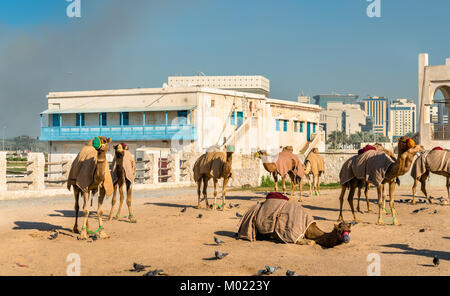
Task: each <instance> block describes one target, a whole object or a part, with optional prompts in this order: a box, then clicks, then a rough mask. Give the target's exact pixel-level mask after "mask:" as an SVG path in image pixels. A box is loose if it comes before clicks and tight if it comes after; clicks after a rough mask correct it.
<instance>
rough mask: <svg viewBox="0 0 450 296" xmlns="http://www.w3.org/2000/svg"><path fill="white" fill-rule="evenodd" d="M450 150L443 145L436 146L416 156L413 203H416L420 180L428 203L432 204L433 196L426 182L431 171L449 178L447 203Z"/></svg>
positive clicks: (449, 186)
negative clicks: (429, 193) (443, 147)
mask: <svg viewBox="0 0 450 296" xmlns="http://www.w3.org/2000/svg"><path fill="white" fill-rule="evenodd" d="M449 152H450V151H449V150H444V149H442V148H441V147H435V148H434V149H432V150H431V151H426V152H424V153H423V154H421V155H420V156H419V157H417V158H416V160H415V161H414V164H413V166H412V168H411V177H412V178H413V179H414V184H413V186H412V193H413V199H412V204H413V205H414V204H416V201H415V197H416V187H417V183H418V182H419V181H420V185H421V186H420V189H421V190H422V192H423V194H425V197H426V201H427V203H428V204H432V202H431V197H430V196H429V195H428V192H427V190H426V182H427V178H428V176H429V175H430V173H433V174H436V175H440V176H444V177H446V179H447V182H446V187H447V200H445V201H444V204H445V205H447V204H448V202H449V198H450V153H449Z"/></svg>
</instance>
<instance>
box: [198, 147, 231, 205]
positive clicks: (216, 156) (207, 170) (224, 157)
mask: <svg viewBox="0 0 450 296" xmlns="http://www.w3.org/2000/svg"><path fill="white" fill-rule="evenodd" d="M233 152H234V147H233V146H229V147H227V152H226V153H225V152H216V151H212V152H206V153H205V154H203V155H201V156H200V157H199V158H198V159H197V161H196V162H195V164H194V168H193V171H194V180H195V182H196V183H197V195H198V205H197V208H199V209H200V208H201V204H200V200H201V199H200V195H201V192H200V188H201V186H202V182H203V197H204V198H205V203H206V208H207V209H209V208H210V205H209V201H208V194H207V189H208V181H209V180H210V179H211V178H212V179H213V181H214V204H213V207H212V208H213V210H216V207H215V206H217V207H218V208H219V209H222V210H223V209H225V207H224V205H225V195H226V187H227V184H228V180H229V179H230V178H231V177H232V174H233V173H232V163H233ZM221 178H223V185H222V204H221V205H217V204H216V197H217V193H218V191H217V183H218V180H219V179H221Z"/></svg>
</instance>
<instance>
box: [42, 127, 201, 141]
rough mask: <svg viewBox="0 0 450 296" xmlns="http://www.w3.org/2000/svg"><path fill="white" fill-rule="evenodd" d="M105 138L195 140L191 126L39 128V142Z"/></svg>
mask: <svg viewBox="0 0 450 296" xmlns="http://www.w3.org/2000/svg"><path fill="white" fill-rule="evenodd" d="M96 136H105V137H108V138H111V139H112V140H113V141H120V140H196V139H197V132H196V128H195V127H194V126H192V125H144V126H141V125H128V126H120V125H119V126H56V127H41V137H40V140H41V141H73V140H80V141H82V140H90V139H92V138H94V137H96Z"/></svg>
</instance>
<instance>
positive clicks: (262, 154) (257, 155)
mask: <svg viewBox="0 0 450 296" xmlns="http://www.w3.org/2000/svg"><path fill="white" fill-rule="evenodd" d="M254 156H255V157H256V158H261V157H263V156H267V152H266V151H264V150H258V151H256V152H255V154H254Z"/></svg>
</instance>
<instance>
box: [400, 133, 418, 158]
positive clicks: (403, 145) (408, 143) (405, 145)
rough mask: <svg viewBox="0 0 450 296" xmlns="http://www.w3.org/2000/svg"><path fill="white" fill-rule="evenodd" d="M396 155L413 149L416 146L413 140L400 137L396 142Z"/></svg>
mask: <svg viewBox="0 0 450 296" xmlns="http://www.w3.org/2000/svg"><path fill="white" fill-rule="evenodd" d="M397 141H398V147H397V148H398V153H399V155H401V154H402V153H403V152H405V151H407V150H408V149H411V148H414V147H415V146H416V143H415V142H414V140H413V139H411V138H408V137H404V136H403V137H401V138H399V139H398V140H397Z"/></svg>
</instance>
